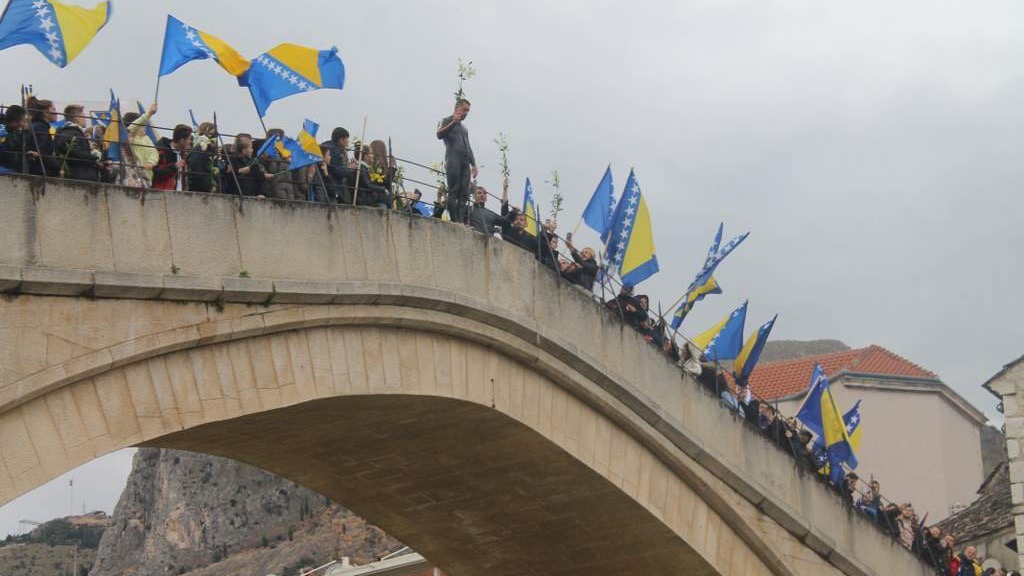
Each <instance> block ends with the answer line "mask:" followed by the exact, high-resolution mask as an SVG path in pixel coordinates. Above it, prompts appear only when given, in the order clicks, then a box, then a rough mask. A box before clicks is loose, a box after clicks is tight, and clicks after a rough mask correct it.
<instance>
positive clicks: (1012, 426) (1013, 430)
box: [1006, 415, 1024, 439]
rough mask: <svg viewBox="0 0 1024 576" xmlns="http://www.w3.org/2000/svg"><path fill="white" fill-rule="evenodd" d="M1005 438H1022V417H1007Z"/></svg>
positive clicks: (1023, 420)
mask: <svg viewBox="0 0 1024 576" xmlns="http://www.w3.org/2000/svg"><path fill="white" fill-rule="evenodd" d="M1006 437H1007V438H1018V439H1019V438H1024V417H1021V416H1010V415H1007V417H1006Z"/></svg>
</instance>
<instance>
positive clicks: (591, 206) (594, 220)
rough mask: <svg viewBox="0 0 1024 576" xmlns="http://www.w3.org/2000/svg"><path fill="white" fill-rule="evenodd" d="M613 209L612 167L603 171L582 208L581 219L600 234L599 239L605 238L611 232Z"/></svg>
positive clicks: (613, 184) (613, 185) (613, 186)
mask: <svg viewBox="0 0 1024 576" xmlns="http://www.w3.org/2000/svg"><path fill="white" fill-rule="evenodd" d="M614 211H615V183H614V181H613V180H612V167H611V166H608V168H607V169H606V170H605V171H604V176H602V177H601V181H600V182H598V184H597V188H596V189H595V190H594V195H593V196H591V197H590V202H588V203H587V207H586V208H585V209H584V210H583V221H584V222H586V223H587V226H589V227H590V229H591V230H593V231H594V232H597V233H598V235H600V236H601V240H607V239H608V235H609V234H610V233H611V230H610V228H611V221H612V212H614Z"/></svg>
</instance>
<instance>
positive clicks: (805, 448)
mask: <svg viewBox="0 0 1024 576" xmlns="http://www.w3.org/2000/svg"><path fill="white" fill-rule="evenodd" d="M8 108H9V107H8V106H5V105H0V115H2V114H4V113H5V112H6V110H7V109H8ZM60 116H63V114H58V117H60ZM80 116H83V117H85V118H87V119H89V120H92V121H94V122H101V121H102V120H103V118H100V117H98V116H94V115H80ZM205 124H209V126H210V127H212V129H213V130H212V132H208V133H207V134H205V136H206V137H207V138H208V140H209V144H211V147H210V149H209V151H208V152H206V154H207V159H208V160H209V163H208V164H207V165H208V166H209V170H208V171H205V172H201V175H204V176H210V177H211V181H212V187H213V189H214V191H213V192H212V193H226V191H227V190H228V189H230V188H231V187H232V184H233V185H234V190H235V192H236V194H238V195H239V197H240V198H242V199H243V201H250V200H253V201H258V199H259V198H262V197H263V196H262V195H261V196H257V197H253V196H245V195H244V194H242V191H243V189H244V187H243V186H242V185H241V184H240V182H239V180H240V179H241V178H243V177H244V176H242V175H240V174H239V173H238V172H237V170H238V169H240V168H241V167H240V166H238V165H237V161H236V164H232V160H231V159H230V154H231V152H232V151H231V146H230V145H228V144H226V143H225V138H237V137H238V136H239V135H244V134H241V133H236V134H230V133H222V132H220V131H219V126H216V125H214V124H212V123H205ZM149 127H151V128H152V129H153V130H154V131H156V132H157V133H173V131H174V129H175V128H174V127H168V126H159V125H153V124H150V125H149ZM29 133H31V130H27V129H26V130H24V131H23V133H22V137H23V138H38V137H39V136H38V135H35V136H27V134H29ZM13 135H14V136H15V137H17V135H16V134H13ZM11 136H12V129H11V127H8V129H7V137H8V138H10V137H11ZM197 136H198V135H193V138H196V137H197ZM112 143H118V144H123V143H120V142H112V141H108V140H104V139H103V137H102V136H98V137H94V138H90V146H93V147H95V148H96V149H105V148H106V147H107V145H109V144H112ZM258 145H259V140H257V141H255V145H254V146H253V149H254V150H255V149H257V148H258ZM124 146H125V147H127V146H128V145H127V144H124ZM131 146H132V147H142V148H150V149H156V148H158V147H157V146H156V145H155V144H152V143H148V144H147V143H139V142H133V143H132V144H131ZM30 149H34V150H38V149H39V145H38V142H27V141H25V142H24V144H23V146H22V149H21V150H20V151H18V150H13V151H12V150H11V149H10V148H9V147H8V146H7V144H6V143H4V144H3V145H0V153H2V154H4V155H6V156H5V158H6V159H7V162H8V163H10V160H11V158H13V157H16V158H17V159H18V161H17V164H18V165H19V166H20V169H19V168H18V167H14V168H11V167H10V166H9V168H11V170H12V171H13V172H15V173H26V172H30V171H32V170H31V167H32V166H33V163H35V164H36V167H37V168H39V170H38V172H41V176H42V178H43V181H44V183H45V181H46V180H47V179H48V178H63V174H62V173H61V172H59V171H58V172H57V173H56V174H55V173H54V172H53V171H52V167H53V166H60V165H61V163H66V161H67V158H66V157H64V158H62V157H60V156H59V155H56V154H54V155H50V156H46V155H38V154H35V155H33V154H31V153H30V152H29V150H30ZM344 150H345V152H346V153H352V154H354V155H361V154H362V152H363V151H362V150H360V149H357V148H356V146H351V147H348V148H346V149H344ZM132 158H133V155H132V153H131V152H128V153H127V154H125V158H124V159H123V161H121V162H103V161H102V160H101V159H97V160H98V162H99V163H100V164H101V165H102V168H97V170H98V172H97V180H98V181H103V182H108V183H111V184H122V183H123V182H126V181H134V182H136V183H138V182H139V180H140V179H138V178H134V179H133V178H131V177H130V176H131V174H132V173H133V172H135V173H138V172H140V171H143V170H146V167H143V166H141V165H139V164H137V163H135V162H134V161H133V160H132ZM47 161H50V163H49V164H48V163H47ZM260 161H261V159H259V158H253V159H251V160H250V162H251V164H247V166H254V165H256V164H257V163H259V162H260ZM386 164H387V167H388V168H390V169H397V168H399V167H401V168H402V172H401V173H400V174H401V176H400V177H398V178H395V177H393V176H392V178H390V186H391V187H390V189H389V190H388V195H387V197H386V200H387V201H386V203H381V202H373V201H367V200H365V199H364V200H360V199H359V198H358V188H359V187H358V185H356V186H352V187H351V190H349V193H350V197H351V198H352V201H351V203H352V204H361V205H377V206H379V207H381V208H386V209H401V210H406V211H410V212H414V213H417V214H421V215H423V214H422V213H421V212H418V211H416V210H413V208H414V207H416V205H415V204H413V202H415V201H420V202H422V203H423V204H424V205H426V206H427V207H428V208H429V210H430V212H431V214H430V215H429V216H426V215H423V217H432V218H442V217H443V215H444V212H445V208H444V197H443V193H442V192H440V191H438V189H439V188H443V179H444V177H445V173H444V171H443V170H441V169H440V168H439V167H438V166H436V165H435V166H431V165H428V164H424V163H420V162H416V161H413V160H409V159H406V158H402V157H397V156H393V155H390V154H389V156H388V159H387V162H386ZM230 166H235V170H231V169H229V168H228V167H230ZM360 169H368V166H366V165H363V166H362V167H361V168H360ZM405 170H418V171H420V172H421V173H423V174H424V175H423V176H420V178H423V179H419V178H412V177H410V176H408V175H406V174H405V173H404V172H405ZM311 171H319V172H318V173H315V174H308V175H307V176H308V177H307V179H306V181H305V184H306V185H308V186H312V187H314V188H315V187H317V186H322V187H323V188H324V189H325V190H327V189H328V187H327V186H326V185H325V184H324V183H325V180H324V176H327V174H326V173H325V171H323V170H322V168H321V167H319V166H318V167H315V168H313V169H312V170H311ZM286 172H287V171H286ZM396 172H397V170H396ZM282 173H283V172H280V173H277V174H275V175H279V174H282ZM192 174H196V173H195V172H192ZM126 175H127V176H128V177H126ZM314 176H315V177H316V178H314ZM429 178H433V179H434V182H427V181H426V180H425V179H429ZM406 183H411V184H415V185H420V186H424V187H426V188H427V189H432V190H435V191H438V195H437V200H436V201H435V202H426V201H422V200H421V199H420V198H419V197H417V196H416V195H415V193H414V192H409V191H408V190H407V188H406V186H405V185H406ZM299 185H301V181H300V182H299ZM505 186H506V191H507V180H506V181H505ZM137 187H141V186H137ZM474 188H475V183H474ZM365 191H366V190H365V189H364V192H365ZM416 192H418V190H416ZM487 195H488V197H489V198H492V199H496V200H498V201H499V202H501V203H502V205H503V210H502V216H504V217H505V220H506V222H509V223H510V222H511V220H512V219H514V217H515V215H516V214H517V213H519V212H520V211H519V209H518V208H516V207H514V206H511V205H510V203H509V202H508V198H507V195H506V194H504V193H503V194H502V196H497V195H495V194H492V193H491V192H489V191H488V192H487ZM317 199H318V197H317V196H316V195H314V194H310V195H309V196H307V201H310V202H315V201H316V200H317ZM319 199H321V200H325V201H326V202H328V203H335V204H337V203H338V202H337V198H334V197H332V196H330V195H329V194H328V195H325V196H321V197H319ZM469 201H470V202H471V201H472V199H469ZM420 208H421V209H422V208H423V206H420ZM506 209H507V213H506ZM453 225H458V224H457V223H453ZM549 240H550V242H549ZM537 245H538V251H537V253H536V254H535V257H536V258H537V260H539V261H541V262H542V263H545V262H546V263H547V265H548V266H551V267H552V273H553V274H555V276H556V277H557V278H558V279H559V280H560V281H562V282H567V283H569V281H568V280H567V279H566V277H565V275H563V274H562V273H561V270H560V266H559V263H560V262H572V261H573V254H572V252H574V251H575V249H574V247H573V244H572V243H571V238H565V237H563V236H561V235H559V234H557V232H556V231H555V230H554V229H548V228H544V229H542V230H541V231H540V235H539V236H538V242H537ZM562 245H565V246H567V247H568V248H569V249H570V252H569V253H565V252H562V251H561V250H560V249H559V248H558V247H557V246H562ZM576 287H577V288H578V289H583V290H586V291H587V292H589V293H590V294H591V296H592V298H593V299H594V300H595V301H596V302H597V303H599V304H600V305H602V306H604V307H606V308H608V309H609V310H611V312H612V314H613V315H615V316H617V317H618V318H619V320H620V321H621V322H623V324H625V325H627V326H631V327H633V328H635V329H637V331H638V332H640V333H641V335H642V336H643V338H644V340H645V341H647V342H648V343H650V344H651V345H652V346H655V347H656V348H658V349H659V350H660V351H661V353H662V354H663V355H665V356H666V358H668V359H669V360H670V361H671V362H673V363H675V364H676V365H677V366H678V367H679V368H680V369H681V370H684V371H687V372H689V373H690V374H691V375H692V376H694V379H695V381H696V382H697V383H698V385H699V386H700V387H701V388H703V389H704V390H705V391H707V392H708V393H711V394H714V395H715V397H717V398H720V399H721V401H722V403H723V404H724V405H725V406H727V407H728V408H730V409H731V410H734V411H735V413H736V415H737V416H738V417H739V419H740V420H742V422H743V425H745V426H748V427H750V428H751V430H752V431H754V432H755V433H758V434H761V435H763V436H766V437H767V438H768V439H769V440H770V441H771V442H772V443H773V444H774V445H775V446H777V447H778V448H779V449H780V451H781V452H783V453H785V454H787V457H789V458H792V459H793V460H794V461H795V462H796V464H797V466H798V467H801V468H803V469H805V470H807V471H810V472H814V474H813V477H815V478H816V479H817V480H818V481H820V482H822V483H823V484H824V485H826V486H827V487H828V488H829V489H830V490H832V491H833V492H835V493H836V494H837V496H838V497H839V498H840V499H841V500H842V502H843V505H844V506H851V507H853V508H854V509H856V510H857V511H858V513H861V514H864V515H865V516H867V517H868V518H869V519H871V520H872V524H874V525H875V526H876V527H878V528H879V529H880V530H881V531H882V532H883V533H884V534H885V535H887V536H888V537H891V538H893V539H895V540H896V541H898V542H899V543H900V544H901V545H903V546H904V547H905V548H907V549H908V550H910V551H912V552H913V553H915V554H917V555H919V556H920V557H921V558H922V560H924V561H925V562H927V563H928V564H929V565H931V566H933V567H934V568H935V569H936V571H937V572H938V573H939V574H947V573H948V566H949V562H950V560H951V559H952V557H953V546H954V543H953V540H952V538H953V536H952V535H942V534H939V535H935V534H933V533H931V530H932V529H931V528H925V526H924V523H923V520H919V519H918V518H917V517H916V516H915V515H914V512H913V508H912V506H910V504H908V503H905V504H903V505H897V504H896V503H894V502H892V501H890V500H888V499H886V498H885V497H884V496H882V495H881V494H880V493H879V491H878V490H877V484H875V481H874V480H873V479H872V480H871V481H870V482H868V481H865V480H864V479H862V478H859V477H858V476H857V475H856V474H853V473H848V474H847V475H846V477H845V479H844V480H843V481H841V482H839V483H836V482H833V481H831V480H830V479H829V476H828V474H827V471H825V473H822V472H823V469H822V467H821V466H819V465H818V461H817V460H816V458H815V456H814V453H813V452H812V449H811V446H810V444H809V442H802V441H801V437H800V434H801V432H802V430H801V428H800V426H799V424H798V423H797V420H796V418H795V417H793V416H789V417H784V416H783V415H782V414H781V413H780V412H779V409H778V403H777V402H776V401H773V400H770V399H766V398H762V397H760V396H758V395H757V394H755V393H754V392H753V390H751V389H750V387H749V386H746V387H744V386H738V385H737V384H736V382H735V380H733V379H731V378H728V377H727V376H726V375H727V374H728V370H727V368H726V367H725V366H723V365H722V364H720V363H719V362H708V361H706V360H705V359H704V358H703V357H702V356H703V351H702V350H701V349H700V348H699V347H698V346H697V345H696V344H694V343H693V342H692V341H691V340H689V339H687V338H686V337H684V336H683V335H682V334H679V333H678V331H671V330H669V328H668V326H669V320H670V319H671V318H670V317H669V318H667V317H666V314H664V313H658V314H654V313H653V312H652V311H651V310H650V309H649V307H648V308H645V309H643V312H642V314H640V316H644V317H646V318H647V321H646V323H640V324H637V323H635V322H634V323H633V324H632V325H631V324H630V323H629V322H627V314H629V315H630V316H635V314H634V313H633V312H629V311H628V310H625V309H624V308H625V307H626V302H627V300H625V299H620V298H619V295H620V294H623V286H622V284H621V282H620V281H619V280H618V279H617V278H615V277H614V275H613V274H605V273H604V269H603V268H602V273H601V274H600V277H599V279H598V280H597V281H596V282H595V283H594V285H593V286H592V287H590V288H588V287H581V286H578V285H576ZM634 303H635V301H634ZM659 308H660V306H659ZM652 316H653V318H652ZM848 472H849V471H848ZM872 484H875V487H874V488H873V486H872Z"/></svg>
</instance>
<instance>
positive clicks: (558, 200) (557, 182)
mask: <svg viewBox="0 0 1024 576" xmlns="http://www.w3.org/2000/svg"><path fill="white" fill-rule="evenodd" d="M546 183H547V184H550V185H551V186H552V187H553V188H554V189H555V193H554V195H552V196H551V221H552V222H554V223H556V224H557V223H558V213H559V212H561V211H562V202H563V201H564V200H565V198H563V197H562V178H561V177H560V176H559V175H558V170H552V171H551V180H547V181H546Z"/></svg>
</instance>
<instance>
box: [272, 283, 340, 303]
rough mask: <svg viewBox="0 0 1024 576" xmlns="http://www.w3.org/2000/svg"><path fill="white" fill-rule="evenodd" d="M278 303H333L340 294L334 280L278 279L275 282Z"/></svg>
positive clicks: (276, 301) (275, 300) (275, 296)
mask: <svg viewBox="0 0 1024 576" xmlns="http://www.w3.org/2000/svg"><path fill="white" fill-rule="evenodd" d="M274 291H275V295H274V302H275V303H276V304H331V303H333V302H334V299H335V298H336V297H337V295H338V285H337V284H335V283H333V282H317V281H309V282H307V281H299V280H277V281H275V282H274Z"/></svg>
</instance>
